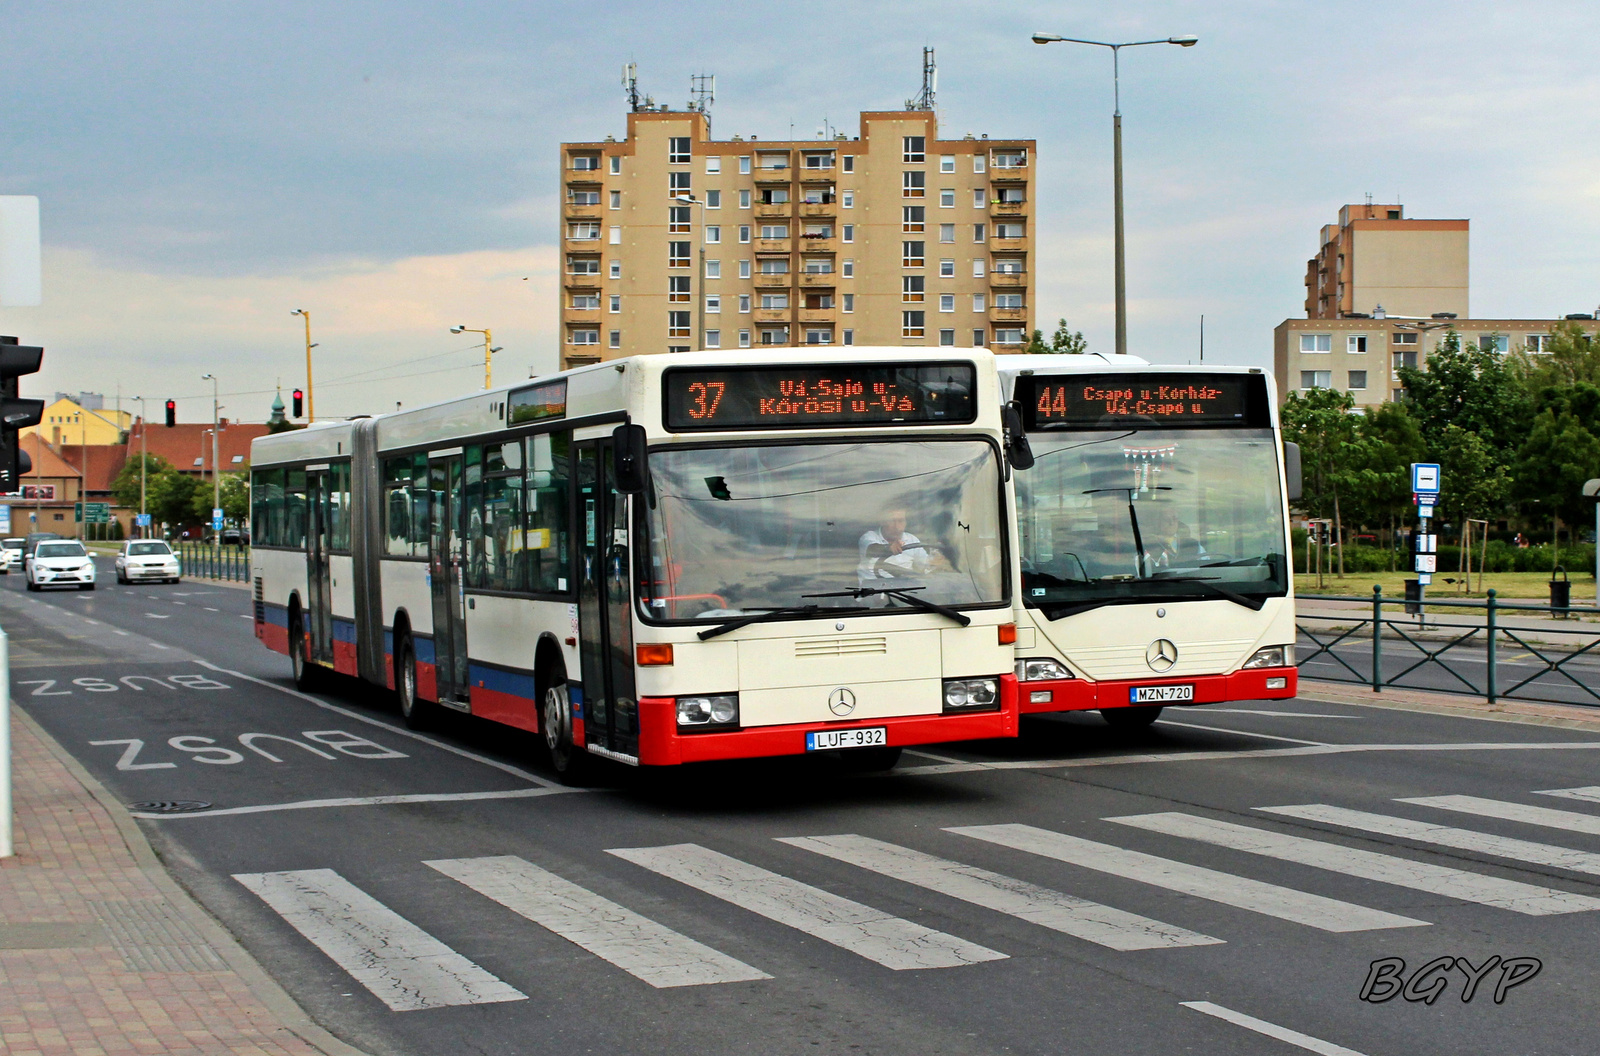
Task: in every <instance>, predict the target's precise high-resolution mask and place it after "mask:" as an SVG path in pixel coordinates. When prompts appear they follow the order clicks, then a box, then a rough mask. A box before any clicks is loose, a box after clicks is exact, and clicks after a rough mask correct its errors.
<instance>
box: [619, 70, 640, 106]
mask: <svg viewBox="0 0 1600 1056" xmlns="http://www.w3.org/2000/svg"><path fill="white" fill-rule="evenodd" d="M622 92H623V94H624V95H626V96H627V97H628V109H629V110H630V111H632V112H633V113H638V112H639V64H638V63H637V62H625V63H623V64H622Z"/></svg>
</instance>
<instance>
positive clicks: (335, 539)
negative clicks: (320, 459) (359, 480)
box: [327, 462, 350, 550]
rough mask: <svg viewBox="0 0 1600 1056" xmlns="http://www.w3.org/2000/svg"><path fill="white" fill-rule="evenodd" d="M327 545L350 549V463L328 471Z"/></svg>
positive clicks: (336, 548) (335, 466)
mask: <svg viewBox="0 0 1600 1056" xmlns="http://www.w3.org/2000/svg"><path fill="white" fill-rule="evenodd" d="M327 480H328V485H327V487H328V521H329V524H328V527H329V529H331V530H330V532H329V540H328V545H329V546H331V547H332V548H333V549H335V550H349V549H350V463H348V462H340V463H337V464H335V465H333V466H331V467H329V470H328V476H327Z"/></svg>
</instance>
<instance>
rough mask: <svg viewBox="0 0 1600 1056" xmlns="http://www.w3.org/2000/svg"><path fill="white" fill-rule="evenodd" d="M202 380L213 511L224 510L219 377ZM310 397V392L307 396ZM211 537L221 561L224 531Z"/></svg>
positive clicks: (308, 356) (216, 530)
mask: <svg viewBox="0 0 1600 1056" xmlns="http://www.w3.org/2000/svg"><path fill="white" fill-rule="evenodd" d="M306 325H307V326H308V327H309V326H310V325H311V324H310V323H307V324H306ZM310 361H311V353H310V351H309V350H307V352H306V362H307V364H308V365H309V363H310ZM200 380H201V381H209V382H211V508H212V509H213V510H218V509H221V508H222V478H221V477H220V476H218V475H217V465H218V460H219V459H220V458H221V451H222V443H221V437H220V432H221V430H220V428H219V424H218V418H217V413H218V412H219V411H220V410H221V407H220V406H219V405H218V403H217V376H216V375H215V374H205V375H202V376H201V378H200ZM309 388H310V386H309V385H307V389H308V390H309ZM309 395H310V392H309V391H308V392H307V396H309ZM306 417H308V418H309V417H310V414H309V413H308V414H307V415H306ZM211 537H212V539H211V542H212V546H213V547H214V548H215V550H216V554H217V560H218V561H221V560H222V529H221V528H218V527H217V526H216V525H215V524H212V526H211Z"/></svg>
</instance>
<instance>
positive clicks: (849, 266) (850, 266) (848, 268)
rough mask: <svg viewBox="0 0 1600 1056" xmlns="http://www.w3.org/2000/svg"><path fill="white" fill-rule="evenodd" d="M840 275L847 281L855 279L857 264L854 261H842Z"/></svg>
mask: <svg viewBox="0 0 1600 1056" xmlns="http://www.w3.org/2000/svg"><path fill="white" fill-rule="evenodd" d="M839 274H840V276H841V277H843V278H846V279H853V278H855V277H856V262H855V261H854V260H841V261H840V262H839Z"/></svg>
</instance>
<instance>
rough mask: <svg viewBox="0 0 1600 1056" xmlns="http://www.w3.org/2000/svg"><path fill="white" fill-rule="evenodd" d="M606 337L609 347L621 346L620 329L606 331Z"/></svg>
mask: <svg viewBox="0 0 1600 1056" xmlns="http://www.w3.org/2000/svg"><path fill="white" fill-rule="evenodd" d="M606 338H607V341H606V344H607V345H608V346H609V347H611V348H621V347H622V331H621V330H612V331H611V332H610V333H608V334H607V335H606Z"/></svg>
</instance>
